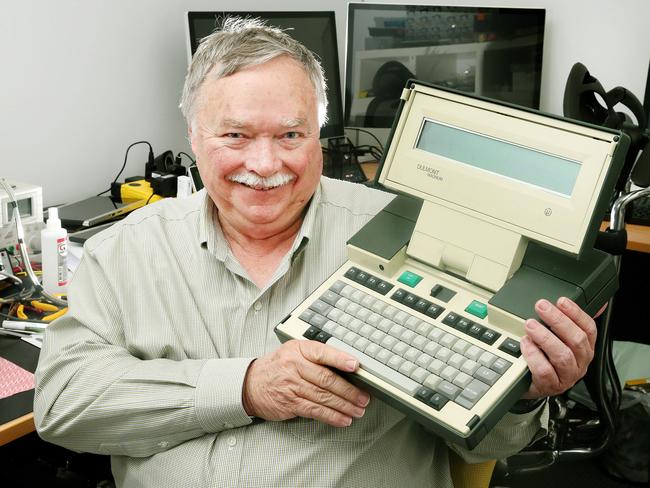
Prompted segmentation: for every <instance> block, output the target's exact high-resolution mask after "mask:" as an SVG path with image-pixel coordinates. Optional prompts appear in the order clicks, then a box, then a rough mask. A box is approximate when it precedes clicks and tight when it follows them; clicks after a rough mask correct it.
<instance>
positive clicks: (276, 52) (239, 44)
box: [180, 17, 327, 127]
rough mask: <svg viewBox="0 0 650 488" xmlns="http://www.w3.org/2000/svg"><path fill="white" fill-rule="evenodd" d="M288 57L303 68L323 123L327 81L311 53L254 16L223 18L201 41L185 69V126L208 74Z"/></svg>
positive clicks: (220, 75) (217, 75)
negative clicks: (314, 95) (309, 81)
mask: <svg viewBox="0 0 650 488" xmlns="http://www.w3.org/2000/svg"><path fill="white" fill-rule="evenodd" d="M283 55H284V56H289V57H290V58H292V59H294V60H295V61H297V62H298V63H299V64H300V65H301V66H302V67H303V68H304V69H305V72H306V73H307V75H308V76H309V79H310V80H311V82H312V84H313V85H314V89H315V90H316V98H317V101H318V122H319V124H320V126H321V127H322V126H323V125H324V124H325V122H327V95H326V94H327V83H326V81H325V76H324V74H323V68H322V67H321V65H320V63H319V62H318V60H317V59H316V58H315V57H314V54H313V53H312V52H311V51H310V50H309V49H307V48H306V47H305V46H303V45H302V44H301V43H299V42H298V41H296V40H295V39H293V38H292V37H291V36H289V35H288V34H287V33H285V32H283V31H282V30H280V29H278V28H275V27H270V26H268V25H266V23H265V22H264V21H263V20H261V19H257V18H241V17H226V18H224V19H223V21H222V22H221V26H220V27H218V28H217V29H216V30H215V31H214V32H213V33H212V34H210V35H209V36H207V37H205V38H204V39H202V40H201V43H200V44H199V47H198V48H197V50H196V53H195V54H194V57H193V58H192V62H191V63H190V66H189V68H188V70H187V76H186V77H185V85H184V86H183V94H182V96H181V103H180V109H181V112H183V116H184V117H185V120H186V121H187V124H188V125H191V123H192V118H193V117H194V114H195V111H196V104H197V98H198V93H199V90H200V88H201V86H202V85H203V82H204V81H205V79H206V77H207V76H208V74H209V75H210V78H212V77H214V78H215V79H219V78H223V77H226V76H228V75H231V74H233V73H236V72H237V71H240V70H242V69H245V68H248V67H250V66H255V65H259V64H263V63H266V62H267V61H270V60H271V59H274V58H276V57H278V56H283Z"/></svg>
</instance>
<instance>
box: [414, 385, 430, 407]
mask: <svg viewBox="0 0 650 488" xmlns="http://www.w3.org/2000/svg"><path fill="white" fill-rule="evenodd" d="M431 395H433V390H431V389H429V388H427V387H425V386H422V387H420V388H418V391H417V393H416V394H415V398H417V399H418V400H420V401H421V402H424V403H427V402H428V401H429V398H431Z"/></svg>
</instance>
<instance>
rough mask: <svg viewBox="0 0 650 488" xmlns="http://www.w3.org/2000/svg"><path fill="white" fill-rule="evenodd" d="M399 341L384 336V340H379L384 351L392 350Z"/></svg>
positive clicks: (389, 336)
mask: <svg viewBox="0 0 650 488" xmlns="http://www.w3.org/2000/svg"><path fill="white" fill-rule="evenodd" d="M398 342H399V341H398V340H397V339H396V338H395V337H393V336H391V335H385V336H384V338H383V339H382V340H381V345H382V347H385V348H386V349H391V350H392V349H393V347H395V344H397V343H398Z"/></svg>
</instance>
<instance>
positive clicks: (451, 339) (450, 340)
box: [439, 334, 458, 349]
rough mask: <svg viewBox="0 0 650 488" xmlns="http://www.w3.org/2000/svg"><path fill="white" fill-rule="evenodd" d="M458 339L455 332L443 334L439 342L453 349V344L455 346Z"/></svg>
mask: <svg viewBox="0 0 650 488" xmlns="http://www.w3.org/2000/svg"><path fill="white" fill-rule="evenodd" d="M457 340H458V337H456V336H455V335H453V334H445V335H444V336H442V339H440V342H439V344H440V345H441V346H443V347H448V348H450V349H451V346H453V345H454V344H455V343H456V341H457Z"/></svg>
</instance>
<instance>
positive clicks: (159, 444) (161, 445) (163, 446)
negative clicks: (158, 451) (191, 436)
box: [158, 441, 169, 449]
mask: <svg viewBox="0 0 650 488" xmlns="http://www.w3.org/2000/svg"><path fill="white" fill-rule="evenodd" d="M168 445H169V442H167V441H160V442H159V443H158V447H162V448H163V449H164V448H165V447H167V446H168Z"/></svg>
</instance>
